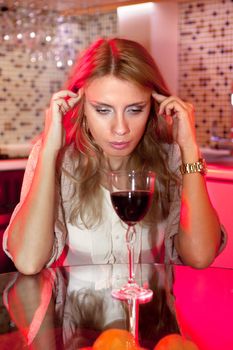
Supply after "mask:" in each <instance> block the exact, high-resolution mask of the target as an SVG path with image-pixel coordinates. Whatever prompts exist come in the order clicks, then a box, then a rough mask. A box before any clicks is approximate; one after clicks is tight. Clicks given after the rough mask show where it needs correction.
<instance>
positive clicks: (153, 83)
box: [59, 38, 174, 228]
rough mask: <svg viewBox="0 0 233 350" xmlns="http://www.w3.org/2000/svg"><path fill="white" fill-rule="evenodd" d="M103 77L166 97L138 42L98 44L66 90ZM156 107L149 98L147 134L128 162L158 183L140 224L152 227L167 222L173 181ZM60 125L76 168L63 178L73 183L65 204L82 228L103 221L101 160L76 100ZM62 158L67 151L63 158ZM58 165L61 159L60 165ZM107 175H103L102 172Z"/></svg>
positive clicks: (88, 52)
mask: <svg viewBox="0 0 233 350" xmlns="http://www.w3.org/2000/svg"><path fill="white" fill-rule="evenodd" d="M106 75H112V76H114V77H117V78H119V79H123V80H127V81H131V82H134V83H135V84H139V85H140V86H143V87H147V88H150V89H151V90H152V91H156V92H157V93H160V94H163V95H165V96H168V95H169V92H168V90H167V88H166V86H165V84H164V81H163V79H162V77H161V74H160V72H159V70H158V68H157V66H156V64H155V62H154V60H153V58H152V56H151V55H150V54H149V53H148V52H147V50H146V49H145V48H144V47H143V46H142V45H140V44H139V43H137V42H134V41H131V40H127V39H120V38H113V39H98V40H97V41H96V42H94V43H93V44H92V45H91V46H90V47H89V48H88V49H87V50H86V51H85V52H84V53H83V55H82V56H81V57H80V58H79V60H78V61H77V64H76V66H75V67H74V69H73V71H72V72H71V74H70V79H68V83H67V86H66V87H67V88H68V89H70V90H72V91H74V92H77V91H78V89H80V88H81V87H83V86H85V84H87V83H89V82H90V81H92V80H94V79H96V78H100V77H103V76H106ZM157 110H158V105H157V103H156V102H155V100H154V99H153V98H152V97H151V109H150V113H149V116H148V121H147V125H146V129H145V132H144V135H143V137H142V139H141V140H140V142H139V144H138V146H137V147H136V149H135V150H134V152H133V153H132V155H131V156H130V159H129V161H128V168H130V169H144V170H153V171H155V172H156V174H157V183H160V186H159V187H157V188H156V191H155V196H154V201H153V204H152V208H151V210H150V212H149V214H148V215H147V217H146V219H145V221H148V222H152V221H154V220H155V218H156V217H163V218H164V217H166V215H167V214H168V210H169V205H168V202H169V198H168V196H169V183H170V181H171V180H172V179H174V176H173V174H172V173H171V171H170V170H169V168H168V166H167V155H166V152H165V150H164V147H163V144H164V143H171V142H172V137H171V133H170V132H169V130H168V129H167V127H166V125H165V122H164V119H163V118H161V117H159V116H158V115H157ZM64 125H65V128H66V131H67V145H68V146H69V145H70V144H73V148H74V150H73V154H72V157H73V160H74V163H75V164H78V165H77V167H76V169H75V170H74V171H75V173H74V174H68V173H67V172H66V171H65V170H64V169H63V173H64V174H65V176H68V177H69V178H70V181H71V182H72V183H73V188H74V190H73V193H72V196H71V198H70V200H69V203H70V206H71V210H70V217H69V220H70V222H71V223H72V224H76V221H77V217H78V216H79V217H80V218H81V221H82V222H83V223H84V225H85V226H86V227H87V228H90V227H92V226H93V225H94V224H98V223H99V222H100V221H101V220H102V206H101V205H100V203H101V202H102V200H103V198H102V191H101V188H100V183H101V179H102V174H101V170H100V169H103V157H102V150H101V148H100V147H99V146H98V145H97V144H96V143H95V141H94V139H93V138H92V135H91V134H90V132H89V130H88V128H87V125H86V117H85V114H84V101H83V99H81V100H80V103H79V104H78V106H76V107H75V108H74V109H73V110H72V111H71V112H69V113H67V115H66V117H65V120H64ZM65 152H66V147H65V149H64V150H63V153H65ZM59 165H62V156H61V157H60V164H59ZM105 170H106V171H107V170H108V169H105Z"/></svg>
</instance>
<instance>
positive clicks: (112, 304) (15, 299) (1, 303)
mask: <svg viewBox="0 0 233 350" xmlns="http://www.w3.org/2000/svg"><path fill="white" fill-rule="evenodd" d="M136 278H137V282H138V283H139V284H140V285H148V286H149V287H150V288H151V289H152V290H153V299H152V300H151V301H150V302H148V303H144V304H138V303H137V302H136V301H135V300H129V301H118V300H116V299H114V298H113V297H112V296H111V290H112V289H113V288H116V287H119V286H121V285H122V284H123V283H124V282H126V280H127V266H126V265H92V266H72V267H60V268H56V269H52V268H50V269H44V270H43V271H42V272H41V273H39V274H37V275H35V276H25V275H22V274H20V273H18V272H11V273H6V274H1V275H0V308H1V313H0V315H1V316H0V333H1V334H0V348H1V349H16V348H17V349H43V350H46V349H49V350H52V349H84V348H89V349H91V348H92V346H93V344H95V342H96V341H97V339H98V337H99V336H100V335H101V334H102V332H103V331H104V330H107V329H116V328H117V329H122V330H128V331H129V332H130V333H131V334H133V335H134V337H135V339H136V340H137V342H138V343H139V345H140V347H142V348H143V349H148V350H150V349H155V347H156V344H158V342H159V341H160V340H161V339H162V338H163V337H165V336H167V335H171V334H174V333H175V334H180V335H182V336H183V337H184V338H185V341H192V342H193V343H194V344H195V345H196V346H197V348H198V349H199V350H222V349H232V348H233V326H232V324H233V323H232V315H233V292H232V291H233V269H225V268H216V267H210V268H207V269H204V270H195V269H192V268H189V267H186V266H177V265H176V266H172V265H168V266H165V265H157V264H151V265H147V264H143V265H137V266H136ZM184 338H183V339H184ZM101 349H104V348H101ZM107 349H108V350H109V349H110V347H106V350H107ZM163 349H165V348H163ZM156 350H157V348H156Z"/></svg>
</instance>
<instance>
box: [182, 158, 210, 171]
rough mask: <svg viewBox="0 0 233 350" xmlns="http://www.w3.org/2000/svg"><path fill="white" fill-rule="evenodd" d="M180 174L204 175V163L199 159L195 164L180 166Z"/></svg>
mask: <svg viewBox="0 0 233 350" xmlns="http://www.w3.org/2000/svg"><path fill="white" fill-rule="evenodd" d="M180 172H181V174H182V175H184V174H193V173H200V174H202V175H205V174H206V173H207V166H206V161H205V159H204V158H199V159H198V161H197V162H194V163H184V164H181V166H180Z"/></svg>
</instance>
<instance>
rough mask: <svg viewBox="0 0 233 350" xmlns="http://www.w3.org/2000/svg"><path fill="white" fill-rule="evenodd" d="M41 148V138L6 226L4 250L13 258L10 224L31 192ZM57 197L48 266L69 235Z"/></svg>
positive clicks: (55, 257) (57, 255)
mask: <svg viewBox="0 0 233 350" xmlns="http://www.w3.org/2000/svg"><path fill="white" fill-rule="evenodd" d="M40 148H41V139H39V140H38V141H37V142H36V143H35V145H34V146H33V148H32V151H31V153H30V155H29V157H28V161H27V165H26V169H25V173H24V178H23V183H22V188H21V194H20V202H19V203H18V204H17V206H16V207H15V209H14V211H13V213H12V215H11V219H10V222H9V225H8V227H7V228H6V230H5V232H4V235H3V250H4V251H5V253H6V254H7V255H8V256H9V258H11V259H12V256H11V254H10V252H9V250H8V248H7V240H8V232H9V226H10V224H11V223H12V221H13V219H14V218H15V216H16V214H17V213H18V211H19V210H20V208H21V206H22V204H23V203H24V200H25V198H26V196H27V194H28V192H29V189H30V187H31V184H32V180H33V176H34V172H35V168H36V165H37V162H38V158H39V153H40ZM57 191H58V190H57ZM57 198H58V200H57V218H56V222H55V228H54V232H55V239H54V245H53V251H52V255H51V257H50V260H49V261H48V263H47V265H46V266H50V265H51V264H52V263H53V262H54V261H55V260H57V259H58V257H59V256H60V255H61V253H62V251H63V248H64V245H65V239H66V235H67V232H66V225H65V219H64V215H63V210H62V207H61V200H60V195H59V193H57Z"/></svg>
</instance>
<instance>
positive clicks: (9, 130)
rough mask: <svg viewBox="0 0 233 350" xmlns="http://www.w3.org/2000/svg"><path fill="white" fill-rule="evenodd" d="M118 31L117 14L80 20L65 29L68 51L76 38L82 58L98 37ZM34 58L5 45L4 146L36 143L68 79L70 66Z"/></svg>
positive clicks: (1, 62) (0, 130)
mask: <svg viewBox="0 0 233 350" xmlns="http://www.w3.org/2000/svg"><path fill="white" fill-rule="evenodd" d="M0 26H1V24H0ZM116 31H117V17H116V12H115V11H114V12H111V13H103V14H98V15H97V14H96V15H82V16H79V17H78V18H77V19H76V21H75V20H73V21H72V25H70V26H68V27H67V26H66V27H65V28H63V34H65V35H66V39H65V41H64V50H65V49H67V45H68V40H67V37H68V38H72V45H73V49H74V48H75V51H76V54H78V52H80V51H82V50H83V49H84V48H85V47H86V46H88V45H89V44H90V42H92V41H93V40H95V39H96V38H97V37H106V36H113V35H116ZM60 34H61V33H60ZM59 40H61V39H60V38H59ZM31 58H32V57H30V56H29V54H28V53H27V52H26V50H25V49H23V48H16V47H15V46H14V45H9V44H8V45H6V44H5V45H4V43H3V42H1V46H0V144H12V143H27V142H29V141H30V140H32V139H34V138H35V137H36V136H37V135H38V134H39V133H40V132H41V131H42V130H43V125H44V110H45V108H46V107H47V106H48V104H49V100H50V98H51V95H52V94H53V93H54V92H56V91H58V90H59V89H60V88H61V87H62V86H63V83H64V82H65V80H66V78H67V74H68V72H69V69H70V68H69V67H68V66H66V67H64V68H63V67H61V68H57V66H56V62H55V61H54V60H52V59H49V58H46V59H43V60H41V61H40V60H37V61H36V62H31Z"/></svg>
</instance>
